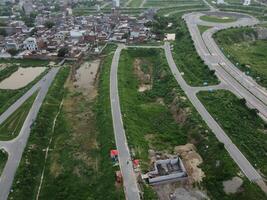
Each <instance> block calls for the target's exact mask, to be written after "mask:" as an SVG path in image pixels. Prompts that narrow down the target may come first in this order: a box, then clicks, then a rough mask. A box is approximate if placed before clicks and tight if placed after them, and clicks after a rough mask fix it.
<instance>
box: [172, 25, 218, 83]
mask: <svg viewBox="0 0 267 200" xmlns="http://www.w3.org/2000/svg"><path fill="white" fill-rule="evenodd" d="M175 27H179V28H178V29H177V30H176V40H175V42H173V45H174V48H173V51H172V52H173V58H174V61H175V63H176V65H177V67H178V68H179V70H180V71H181V72H183V73H184V76H183V77H184V79H185V80H186V82H187V83H188V84H189V85H191V86H201V85H203V84H204V83H207V84H208V85H214V84H218V83H219V80H218V79H217V77H216V76H215V74H214V71H211V70H209V68H208V66H207V65H205V64H204V61H203V60H202V59H201V58H200V57H199V55H198V54H197V52H196V50H195V47H194V45H193V41H192V39H191V36H190V33H189V31H188V29H187V27H186V24H185V23H184V22H182V21H181V22H179V23H177V25H175Z"/></svg>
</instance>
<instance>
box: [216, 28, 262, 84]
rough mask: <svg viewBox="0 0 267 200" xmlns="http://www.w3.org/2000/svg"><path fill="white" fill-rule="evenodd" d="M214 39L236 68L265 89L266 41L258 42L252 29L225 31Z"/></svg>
mask: <svg viewBox="0 0 267 200" xmlns="http://www.w3.org/2000/svg"><path fill="white" fill-rule="evenodd" d="M214 38H215V40H216V42H217V43H218V44H219V46H220V47H221V48H222V50H223V52H224V54H225V55H226V56H227V57H228V58H229V59H230V60H231V61H232V62H233V63H234V64H235V66H236V67H238V68H239V69H240V70H242V71H243V72H245V73H246V74H247V75H250V76H251V77H253V78H254V79H255V80H256V81H257V82H258V83H259V84H260V85H262V86H264V87H266V88H267V68H266V67H265V66H266V65H267V60H266V57H267V41H266V40H258V39H257V33H256V31H254V30H253V29H252V28H239V29H227V30H224V31H220V32H218V33H217V34H215V36H214ZM255 38H256V40H255Z"/></svg>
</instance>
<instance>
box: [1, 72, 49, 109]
mask: <svg viewBox="0 0 267 200" xmlns="http://www.w3.org/2000/svg"><path fill="white" fill-rule="evenodd" d="M47 72H48V69H47V70H45V71H44V72H42V73H41V74H40V75H39V76H38V77H37V78H35V79H34V80H33V81H32V82H30V83H29V84H28V85H26V86H25V87H23V88H21V89H17V90H3V89H0V114H2V113H3V112H4V111H5V110H6V109H7V108H8V107H9V106H11V105H12V104H13V103H14V102H15V101H16V100H18V99H19V98H20V97H21V96H22V95H23V94H25V93H26V92H27V91H28V90H29V89H30V88H31V87H32V86H33V85H34V84H36V83H37V82H38V81H39V80H40V79H41V78H42V77H43V76H44V75H45V74H47Z"/></svg>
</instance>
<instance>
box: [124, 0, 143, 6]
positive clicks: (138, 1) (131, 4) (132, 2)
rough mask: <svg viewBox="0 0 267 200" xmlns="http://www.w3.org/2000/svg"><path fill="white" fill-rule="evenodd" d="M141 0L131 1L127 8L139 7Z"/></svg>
mask: <svg viewBox="0 0 267 200" xmlns="http://www.w3.org/2000/svg"><path fill="white" fill-rule="evenodd" d="M142 1H143V0H131V1H130V3H129V5H128V7H133V8H134V7H137V8H138V7H139V6H140V5H141V3H142Z"/></svg>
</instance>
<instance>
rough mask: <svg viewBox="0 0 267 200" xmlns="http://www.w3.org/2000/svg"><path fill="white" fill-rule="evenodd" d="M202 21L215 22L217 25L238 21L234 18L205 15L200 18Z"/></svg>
mask: <svg viewBox="0 0 267 200" xmlns="http://www.w3.org/2000/svg"><path fill="white" fill-rule="evenodd" d="M200 19H201V20H203V21H207V22H215V23H229V22H234V21H236V19H235V18H232V17H227V18H223V17H218V16H214V15H203V16H201V17H200Z"/></svg>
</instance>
